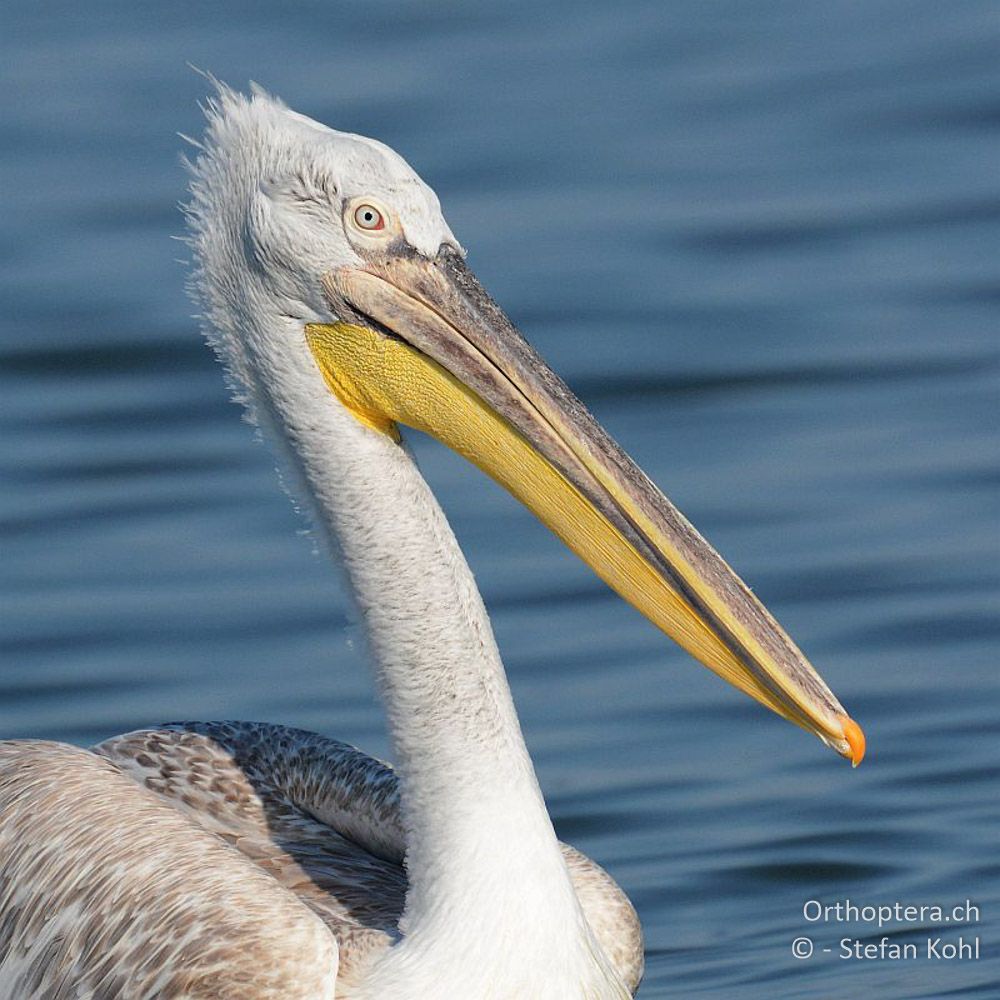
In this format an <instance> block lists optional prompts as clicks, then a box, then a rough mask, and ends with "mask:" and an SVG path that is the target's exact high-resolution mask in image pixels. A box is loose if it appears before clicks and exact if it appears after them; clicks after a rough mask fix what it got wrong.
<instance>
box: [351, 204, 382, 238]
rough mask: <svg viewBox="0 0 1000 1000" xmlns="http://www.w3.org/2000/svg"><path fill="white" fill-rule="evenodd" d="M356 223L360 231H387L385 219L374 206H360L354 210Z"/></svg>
mask: <svg viewBox="0 0 1000 1000" xmlns="http://www.w3.org/2000/svg"><path fill="white" fill-rule="evenodd" d="M354 221H355V223H357V226H358V228H359V229H365V230H367V231H368V232H374V231H376V230H379V229H385V217H384V216H383V215H382V213H381V212H380V211H379V210H378V209H377V208H376V207H375V206H374V205H358V207H357V208H356V209H355V210H354Z"/></svg>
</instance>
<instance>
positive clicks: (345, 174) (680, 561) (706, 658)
mask: <svg viewBox="0 0 1000 1000" xmlns="http://www.w3.org/2000/svg"><path fill="white" fill-rule="evenodd" d="M209 117H210V124H209V129H208V132H207V137H206V140H205V141H206V143H208V144H209V146H210V147H212V154H213V155H212V156H210V157H204V158H202V159H201V160H200V161H199V166H197V167H196V168H195V171H196V172H195V177H194V181H193V184H192V190H193V195H194V197H193V202H192V204H191V206H190V209H189V211H190V215H191V219H192V239H193V240H194V241H195V243H196V244H197V247H196V249H197V256H198V258H199V259H200V260H202V261H203V262H204V261H208V262H209V265H208V266H206V265H204V264H203V266H202V271H201V273H200V275H199V276H196V282H197V283H198V294H199V299H200V300H201V301H202V303H204V305H205V307H206V309H207V311H208V312H209V320H210V324H209V325H210V328H211V329H213V330H216V331H220V332H217V333H216V334H215V341H216V346H217V348H218V349H219V351H220V353H221V354H223V356H224V360H225V361H226V362H227V364H228V366H229V368H230V370H231V372H232V373H233V375H234V377H235V379H236V381H237V382H238V383H239V384H240V385H241V386H242V388H243V390H244V391H245V393H246V396H247V397H248V399H249V401H250V402H251V404H252V405H253V406H254V407H255V408H256V409H257V411H258V418H259V419H260V416H261V414H260V412H259V411H261V410H267V409H268V407H270V406H273V405H277V404H275V402H274V401H273V400H271V399H270V398H269V397H268V393H267V391H266V386H264V387H262V386H261V384H260V379H259V372H260V370H261V368H262V365H261V364H260V358H261V357H266V359H267V365H268V367H269V369H270V370H274V369H283V370H284V371H285V373H286V376H287V378H288V380H290V383H291V384H293V385H297V386H299V388H300V390H301V392H303V393H305V392H312V391H314V389H315V387H316V386H317V385H319V386H321V387H322V391H324V392H326V393H328V394H329V396H330V397H331V398H332V399H333V400H335V401H336V404H337V405H339V407H341V408H342V411H343V415H344V417H345V419H348V420H349V421H350V422H351V424H352V425H353V426H354V428H355V429H357V430H359V432H360V433H364V434H368V435H379V436H381V437H382V438H384V439H386V440H388V441H389V442H398V441H399V430H398V428H399V426H400V425H405V426H409V427H412V428H415V429H417V430H419V431H422V432H425V433H427V434H429V435H431V436H433V437H435V438H437V439H438V440H439V441H441V442H443V443H444V444H446V445H447V446H449V447H450V448H452V449H454V450H455V451H457V452H458V453H460V454H461V455H463V456H464V457H465V458H467V459H468V460H470V461H471V462H473V463H474V464H475V465H477V466H478V467H479V468H480V469H482V470H483V471H484V472H486V473H487V474H488V475H490V476H491V477H492V478H494V479H495V480H496V481H497V482H499V483H500V484H501V485H502V486H504V487H505V488H506V489H507V490H509V491H510V492H511V493H512V494H513V495H514V496H515V497H517V498H518V499H519V500H520V501H522V502H523V503H524V504H525V505H526V506H527V507H529V508H530V509H531V510H532V511H533V512H534V513H535V514H536V515H537V516H538V517H539V518H540V519H541V520H542V521H543V522H544V523H545V524H546V525H547V526H548V527H549V528H550V529H551V530H552V531H553V532H554V533H555V534H556V535H557V536H558V537H559V538H561V539H562V541H563V542H564V543H565V544H566V545H568V546H569V548H570V549H572V550H573V551H574V552H575V553H576V554H577V555H578V556H579V557H580V558H582V559H583V560H584V561H585V562H586V563H587V564H588V565H589V566H590V567H591V568H592V569H593V570H594V572H596V573H597V575H598V576H599V577H601V578H602V579H603V580H604V581H605V582H606V583H607V584H608V585H609V586H610V587H612V589H614V590H615V591H616V592H617V593H618V594H620V595H621V596H622V597H623V598H624V599H625V600H626V601H628V602H629V603H630V604H632V605H633V606H634V607H636V608H637V609H638V610H639V611H640V612H641V613H642V614H643V615H645V616H646V617H647V618H648V619H649V620H650V621H652V622H653V623H654V624H655V625H657V626H658V627H659V628H660V629H662V630H663V631H664V632H665V633H666V634H667V635H669V636H670V637H671V638H673V639H674V640H675V641H676V642H678V643H679V644H680V645H681V646H682V647H684V649H686V650H687V651H688V652H689V653H691V654H692V655H693V656H694V657H695V658H696V659H698V660H699V661H700V662H701V663H703V664H704V665H705V666H707V667H709V668H710V669H711V670H713V671H714V672H715V673H717V674H719V675H720V676H721V677H723V678H724V679H725V680H727V681H729V682H730V683H731V684H733V685H735V686H736V687H737V688H739V689H740V690H742V691H744V692H746V693H747V694H749V695H750V696H751V697H753V698H755V699H757V700H758V701H759V702H761V703H762V704H764V705H766V706H767V707H768V708H770V709H772V710H773V711H775V712H777V713H778V714H779V715H781V716H783V717H784V718H786V719H789V720H790V721H792V722H794V723H796V724H797V725H799V726H801V727H802V728H804V729H806V730H808V731H809V732H811V733H813V734H815V735H816V736H818V737H819V738H820V739H821V740H822V741H823V742H824V743H826V744H828V745H829V746H831V747H832V748H833V749H835V750H836V751H837V752H839V753H840V754H842V755H843V756H845V757H847V758H849V759H851V760H852V762H853V763H855V764H857V763H858V762H859V761H860V759H861V756H862V754H863V752H864V738H863V735H862V733H861V730H860V728H859V727H858V726H857V724H856V723H854V722H853V721H852V720H851V719H850V717H849V716H848V715H847V713H846V712H845V711H844V709H843V708H842V707H841V705H840V703H839V702H838V701H837V699H836V698H835V697H834V695H833V694H832V693H831V692H830V690H829V688H828V687H827V686H826V685H825V684H824V682H823V681H822V679H821V678H820V677H819V675H818V674H817V673H816V671H815V670H814V669H813V668H812V666H811V665H810V664H809V662H808V661H807V660H806V659H805V657H804V656H803V654H802V653H801V652H800V650H799V649H798V648H797V647H796V646H795V644H794V643H793V642H792V641H791V640H790V639H789V637H788V636H787V635H786V633H785V632H784V630H783V629H782V628H781V627H780V626H779V625H778V623H777V622H776V621H775V619H774V618H773V617H772V616H771V615H770V614H769V613H768V611H767V610H766V609H765V608H764V606H763V605H762V604H761V603H760V601H758V600H757V598H756V597H755V596H754V595H753V594H752V593H751V592H750V590H749V588H747V587H746V586H745V585H744V584H743V582H742V581H741V580H740V579H739V577H738V576H737V575H736V574H735V573H734V572H733V570H732V569H730V567H729V566H728V565H727V563H726V562H725V561H724V560H723V559H722V558H721V557H720V556H719V555H718V553H716V551H715V550H714V549H713V548H712V547H711V546H710V545H709V544H708V543H707V542H706V541H705V540H704V538H702V536H701V535H700V534H698V532H697V531H696V530H695V529H694V528H693V527H692V526H691V524H690V523H689V522H688V521H687V520H686V519H685V518H684V517H683V515H682V514H681V513H680V512H679V511H678V510H677V509H676V508H675V507H674V506H673V505H672V504H671V503H670V501H669V500H668V499H667V498H666V497H665V496H664V495H663V494H662V493H661V492H660V491H659V490H658V489H657V487H656V486H654V485H653V483H652V482H651V481H650V480H649V479H648V478H647V477H646V476H645V475H644V474H643V472H642V471H641V470H640V469H639V468H638V467H637V466H636V464H635V463H634V462H633V461H632V459H630V458H629V457H628V455H627V454H626V453H625V452H624V451H623V450H622V449H621V448H620V447H619V446H618V445H617V444H616V443H615V442H614V441H613V440H612V439H611V438H610V437H609V435H608V434H607V433H605V431H604V430H603V429H602V428H601V427H600V425H599V424H598V423H597V422H596V420H595V419H594V418H593V417H592V416H591V415H590V413H589V412H588V411H587V410H586V408H585V407H584V406H583V404H582V403H581V402H580V401H579V400H578V399H577V398H576V397H575V396H574V395H573V394H572V392H570V390H569V389H568V388H567V387H566V385H565V384H564V383H563V382H562V381H561V380H560V379H559V377H558V376H556V375H555V374H554V373H553V372H552V371H551V369H549V367H548V366H547V365H546V364H545V363H544V361H543V360H542V359H541V358H540V357H539V355H538V354H537V353H536V352H535V351H534V350H533V349H532V347H531V346H530V345H529V344H528V343H527V342H526V341H525V340H524V338H523V337H522V336H521V334H520V333H519V332H518V331H517V330H516V329H515V327H514V326H513V324H512V323H511V322H510V320H509V319H508V318H507V316H506V315H505V314H504V313H503V311H502V310H501V309H500V308H499V307H498V306H497V305H496V303H495V302H493V300H492V299H491V298H490V297H489V295H488V294H487V293H486V292H485V291H484V290H483V288H482V286H481V285H480V283H479V281H478V280H477V279H476V277H475V276H474V274H473V273H472V271H471V270H470V269H469V268H468V266H467V265H466V262H465V253H464V251H463V250H462V248H461V246H460V245H459V243H458V241H457V240H456V239H455V237H454V235H453V234H452V232H451V229H450V228H449V227H448V224H447V222H446V221H445V219H444V217H443V215H442V213H441V208H440V204H439V202H438V199H437V197H436V195H435V194H434V192H433V191H432V190H431V189H430V188H429V187H428V186H427V185H426V184H425V183H424V182H423V181H422V180H421V179H420V178H419V177H418V176H417V174H416V173H415V172H414V171H413V170H412V169H411V168H410V167H409V166H408V165H407V164H406V162H405V161H404V160H403V159H402V158H401V157H400V156H399V155H397V154H396V153H394V152H393V151H392V150H391V149H389V148H388V147H386V146H384V145H382V144H381V143H379V142H375V141H373V140H371V139H366V138H362V137H360V136H356V135H350V134H346V133H343V132H336V131H333V130H331V129H329V128H326V127H325V126H323V125H320V124H318V123H316V122H314V121H311V120H310V119H308V118H305V117H303V116H302V115H299V114H296V113H294V112H292V111H290V110H289V109H288V108H286V107H285V106H284V105H283V104H281V103H280V102H279V101H277V100H275V99H273V98H271V97H269V96H267V95H266V94H263V93H262V92H260V91H255V93H254V95H253V96H252V97H251V98H245V97H243V96H241V95H237V94H234V93H232V92H230V91H228V90H226V89H222V90H221V91H220V94H219V96H218V98H217V99H216V104H215V105H214V111H213V112H212V113H210V116H209ZM209 211H210V212H211V216H212V218H213V220H214V221H215V223H216V225H214V226H201V225H199V219H200V218H201V217H202V216H203V215H206V214H208V212H209ZM220 219H222V220H224V222H225V224H224V225H222V226H220V225H218V222H219V220H220ZM220 261H221V262H225V261H228V262H230V264H231V266H219V262H220ZM212 262H215V263H214V264H213V263H212ZM233 275H240V276H241V278H242V280H241V287H234V283H233V282H232V281H231V280H227V279H226V276H233ZM317 374H319V375H321V376H322V378H321V380H320V379H318V377H317ZM393 446H395V445H393Z"/></svg>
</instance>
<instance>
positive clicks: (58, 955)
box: [0, 722, 642, 1000]
mask: <svg viewBox="0 0 1000 1000" xmlns="http://www.w3.org/2000/svg"><path fill="white" fill-rule="evenodd" d="M0 817H2V821H0V893H2V895H0V914H3V920H2V922H0V995H2V996H10V997H18V998H25V1000H27V998H35V997H39V998H40V997H46V998H49V997H55V996H61V995H62V993H61V992H60V990H64V989H67V988H69V987H70V986H72V987H73V988H74V989H79V988H80V987H81V986H82V985H84V984H86V986H87V987H90V988H92V989H93V990H94V993H93V994H92V995H93V996H99V997H101V998H102V1000H152V998H154V997H160V998H163V997H190V998H201V997H206V998H207V997H212V998H216V1000H220V998H226V1000H228V998H236V997H239V998H241V1000H270V998H272V997H274V998H277V997H279V996H280V997H281V998H282V1000H294V998H297V997H299V996H301V997H303V998H305V997H309V998H310V1000H315V998H317V997H326V996H333V993H332V989H333V983H334V980H336V988H337V994H336V995H337V997H338V998H339V997H349V996H350V995H351V992H352V987H353V986H354V985H355V983H356V982H357V980H358V978H359V977H360V974H361V972H362V970H363V969H364V967H365V965H366V964H367V962H368V960H370V959H371V958H372V957H373V956H374V955H375V954H376V953H378V952H380V951H382V950H383V949H384V948H387V947H388V946H389V945H390V944H391V943H392V941H394V940H395V939H396V938H397V937H398V929H397V928H398V923H399V919H400V916H401V915H402V911H403V903H404V900H405V895H406V884H407V883H406V874H405V870H404V868H403V843H404V840H403V832H402V828H401V825H400V820H399V800H398V783H397V779H396V776H395V774H394V773H393V772H392V770H391V768H389V767H388V766H387V765H385V764H383V763H381V762H379V761H377V760H374V759H373V758H371V757H368V756H367V755H365V754H363V753H361V752H360V751H358V750H356V749H354V748H353V747H350V746H347V745H346V744H343V743H338V742H336V741H334V740H331V739H327V738H325V737H321V736H317V735H315V734H312V733H307V732H303V731H301V730H296V729H289V728H285V727H282V726H274V725H267V724H262V723H244V722H214V723H180V724H171V725H168V726H163V727H160V728H157V729H148V730H140V731H137V732H134V733H128V734H126V735H124V736H118V737H115V738H114V739H111V740H108V741H106V742H105V743H101V744H99V745H98V746H96V747H94V748H93V751H87V750H80V749H78V748H75V747H69V746H65V745H62V744H57V743H44V742H34V741H23V742H8V743H0ZM563 852H564V856H565V858H566V862H567V866H568V868H569V871H570V874H571V877H572V878H573V882H574V884H575V886H576V889H577V893H578V895H579V898H580V901H581V904H582V906H583V909H584V911H585V912H586V914H587V917H588V920H589V921H590V923H591V926H592V928H593V930H594V933H595V935H596V936H597V938H598V940H599V941H600V942H601V944H602V946H603V948H604V949H605V952H606V954H607V955H608V958H609V960H611V962H612V963H613V964H614V966H615V967H616V969H617V971H618V972H619V974H620V975H621V976H622V978H623V980H624V981H625V982H626V983H627V984H628V985H629V986H630V988H631V989H633V990H634V989H635V988H636V987H637V985H638V982H639V979H640V978H641V975H642V938H641V933H640V930H639V924H638V920H637V918H636V915H635V912H634V910H633V909H632V907H631V904H630V903H629V902H628V899H627V898H626V896H625V895H624V893H622V891H621V890H620V889H619V888H618V886H617V885H616V884H615V883H614V881H612V879H611V878H610V876H608V875H607V874H606V873H605V872H604V871H603V869H601V868H600V867H599V866H598V865H596V864H595V863H594V862H592V861H590V860H589V859H588V858H586V857H585V856H584V855H582V854H580V853H579V852H578V851H576V850H574V849H573V848H571V847H567V846H565V845H563ZM317 918H318V919H317ZM248 956H252V959H253V960H252V962H247V957H248ZM74 995H75V994H74ZM85 995H91V994H85Z"/></svg>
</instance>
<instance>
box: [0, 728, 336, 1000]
mask: <svg viewBox="0 0 1000 1000" xmlns="http://www.w3.org/2000/svg"><path fill="white" fill-rule="evenodd" d="M0 817H2V821H0V996H3V997H9V998H11V1000H15V998H16V1000H56V998H67V1000H68V998H70V997H88V998H93V1000H96V998H100V1000H165V998H168V997H169V998H171V1000H181V998H185V1000H209V998H213V1000H235V998H237V997H239V998H242V1000H292V998H295V1000H317V998H328V1000H329V998H332V997H333V996H334V983H335V981H336V978H337V964H338V948H337V941H336V939H335V938H334V936H333V935H332V934H331V933H330V931H329V929H328V928H327V926H326V925H325V924H324V923H323V921H322V920H320V919H318V918H317V917H316V915H315V914H314V913H313V912H312V911H311V910H310V909H309V908H308V907H306V906H304V905H303V904H302V902H301V901H300V900H299V899H298V898H296V896H295V895H294V894H292V893H290V892H287V891H285V890H284V889H283V888H282V887H281V886H280V885H279V884H277V883H276V882H275V881H274V879H273V878H270V877H269V876H268V875H267V873H265V872H264V871H262V870H261V869H260V868H259V867H257V866H256V865H254V864H252V863H250V862H249V861H248V860H247V859H246V858H245V857H244V856H242V855H241V854H240V853H239V852H237V851H234V850H233V849H232V848H231V847H229V846H227V845H226V844H225V843H223V842H222V841H221V840H220V839H219V838H218V837H214V836H211V835H208V834H206V833H205V832H204V831H203V830H202V829H201V828H199V827H198V826H197V825H196V824H194V823H192V822H191V820H190V819H188V817H187V816H185V815H184V814H183V813H182V812H180V811H179V810H177V809H175V808H172V807H171V806H170V805H169V804H168V803H166V802H165V801H163V799H162V798H160V797H159V796H157V795H156V794H155V793H154V792H151V791H149V790H147V789H144V788H141V787H138V786H137V785H136V783H135V782H134V781H132V780H131V779H130V778H129V777H128V776H126V775H125V774H123V773H122V771H121V770H120V769H119V768H118V767H117V766H116V765H114V764H113V763H112V762H111V761H109V760H106V759H102V758H101V757H100V756H98V755H97V754H94V753H90V752H88V751H86V750H81V749H78V748H76V747H70V746H65V745H62V744H58V743H48V742H40V741H38V742H36V741H14V742H5V743H0ZM276 928H280V931H281V933H280V934H275V929H276ZM248 956H252V961H248V960H247V959H248Z"/></svg>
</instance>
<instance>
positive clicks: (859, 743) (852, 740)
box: [843, 715, 865, 767]
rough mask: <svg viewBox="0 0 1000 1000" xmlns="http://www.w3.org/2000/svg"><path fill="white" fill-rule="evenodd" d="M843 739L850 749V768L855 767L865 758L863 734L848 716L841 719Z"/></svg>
mask: <svg viewBox="0 0 1000 1000" xmlns="http://www.w3.org/2000/svg"><path fill="white" fill-rule="evenodd" d="M843 727H844V739H845V740H847V745H848V746H849V747H850V750H851V752H850V757H851V767H857V766H858V764H860V763H861V761H862V760H863V759H864V756H865V734H864V732H862V730H861V727H860V726H859V725H858V724H857V723H856V722H855V721H854V720H853V719H852V718H850V717H849V716H847V715H845V716H844V718H843Z"/></svg>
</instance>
